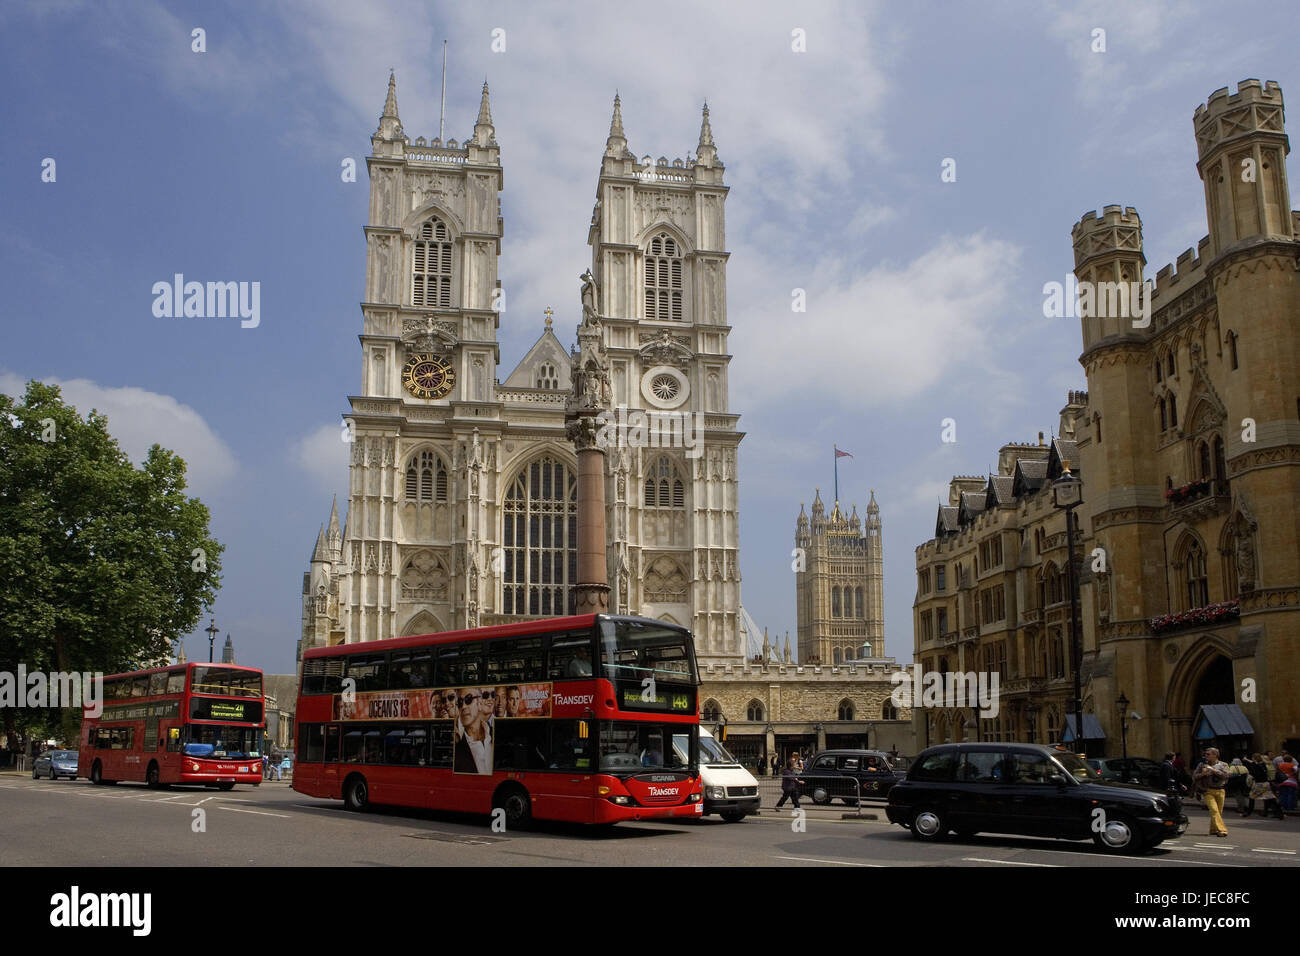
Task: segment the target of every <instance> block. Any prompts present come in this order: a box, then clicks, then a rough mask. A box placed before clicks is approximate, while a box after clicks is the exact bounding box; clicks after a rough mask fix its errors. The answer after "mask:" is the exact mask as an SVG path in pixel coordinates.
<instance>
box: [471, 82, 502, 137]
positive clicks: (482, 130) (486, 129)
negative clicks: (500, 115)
mask: <svg viewBox="0 0 1300 956" xmlns="http://www.w3.org/2000/svg"><path fill="white" fill-rule="evenodd" d="M473 142H474V144H475V145H476V146H495V145H496V144H497V139H496V128H495V127H493V125H492V105H491V104H490V103H489V102H488V83H487V78H486V77H485V78H484V79H483V98H482V99H480V100H479V104H478V119H477V120H475V121H474V139H473Z"/></svg>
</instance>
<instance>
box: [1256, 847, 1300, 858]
mask: <svg viewBox="0 0 1300 956" xmlns="http://www.w3.org/2000/svg"><path fill="white" fill-rule="evenodd" d="M1250 852H1252V853H1285V854H1287V855H1288V856H1295V853H1296V851H1295V850H1268V849H1265V848H1264V847H1262V846H1257V847H1252V848H1251V851H1250Z"/></svg>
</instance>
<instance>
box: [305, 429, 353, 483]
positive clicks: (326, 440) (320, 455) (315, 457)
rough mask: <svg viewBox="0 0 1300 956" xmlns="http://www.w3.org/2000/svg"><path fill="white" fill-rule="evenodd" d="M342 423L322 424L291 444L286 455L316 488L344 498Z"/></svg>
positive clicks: (345, 467) (345, 449)
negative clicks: (288, 455)
mask: <svg viewBox="0 0 1300 956" xmlns="http://www.w3.org/2000/svg"><path fill="white" fill-rule="evenodd" d="M343 434H344V432H343V425H342V424H341V423H340V424H336V425H322V426H320V428H317V429H316V430H315V431H313V432H311V433H310V434H308V435H306V436H305V437H303V438H301V439H300V440H298V441H297V442H295V443H294V445H293V448H292V450H291V452H290V457H291V459H292V460H293V462H294V464H296V465H297V466H298V467H299V468H301V469H302V470H303V471H305V472H306V473H307V475H308V476H309V477H310V478H311V480H312V481H313V482H314V483H315V485H316V489H315V490H317V491H320V492H323V493H325V494H330V495H335V494H341V495H342V497H343V498H345V499H346V498H347V489H348V452H349V450H350V449H351V448H352V446H351V445H350V444H348V443H347V442H345V441H344V440H343Z"/></svg>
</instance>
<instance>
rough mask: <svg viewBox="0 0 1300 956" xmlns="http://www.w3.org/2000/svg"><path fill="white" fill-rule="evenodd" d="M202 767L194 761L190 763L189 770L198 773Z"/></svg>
mask: <svg viewBox="0 0 1300 956" xmlns="http://www.w3.org/2000/svg"><path fill="white" fill-rule="evenodd" d="M202 769H203V768H202V767H200V766H199V765H198V764H196V763H192V764H190V770H192V771H194V773H198V772H199V771H200V770H202Z"/></svg>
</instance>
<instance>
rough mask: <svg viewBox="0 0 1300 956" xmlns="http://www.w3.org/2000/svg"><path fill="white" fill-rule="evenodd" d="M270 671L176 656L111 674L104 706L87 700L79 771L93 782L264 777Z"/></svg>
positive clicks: (222, 782)
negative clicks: (265, 685)
mask: <svg viewBox="0 0 1300 956" xmlns="http://www.w3.org/2000/svg"><path fill="white" fill-rule="evenodd" d="M262 704H263V701H262V672H261V671H260V670H257V669H255V668H252V667H240V666H238V665H236V664H197V663H189V664H173V665H171V666H170V667H155V668H152V669H151V670H144V671H135V672H134V673H131V674H114V675H113V676H111V677H106V678H104V699H103V701H102V706H103V712H102V713H100V714H99V715H98V716H95V715H94V714H93V713H92V711H91V710H90V708H89V707H87V708H86V710H85V712H84V714H83V716H82V721H81V747H80V750H79V751H78V754H77V773H78V775H79V776H82V777H88V778H89V779H90V780H91V782H92V783H99V784H102V783H116V782H117V781H119V780H134V781H141V782H144V783H147V784H148V785H149V786H151V787H161V786H166V785H168V784H173V783H198V784H206V785H208V786H212V787H217V788H218V789H221V790H230V789H232V788H233V787H234V786H235V784H236V783H247V784H251V785H252V786H257V785H258V784H260V783H261V782H262V749H261V748H262V737H263V732H264V728H265V726H266V723H265V719H264V718H265V715H264V714H263V713H262V709H263V708H262Z"/></svg>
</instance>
